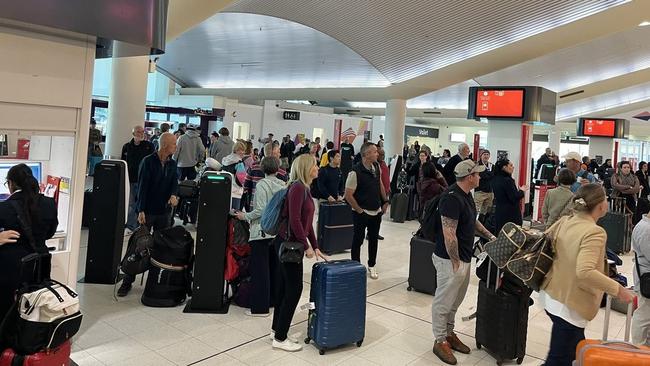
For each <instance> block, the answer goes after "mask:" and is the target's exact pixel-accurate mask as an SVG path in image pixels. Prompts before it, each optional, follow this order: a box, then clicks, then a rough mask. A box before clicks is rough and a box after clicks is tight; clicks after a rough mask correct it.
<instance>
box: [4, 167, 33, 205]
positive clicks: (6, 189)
mask: <svg viewBox="0 0 650 366" xmlns="http://www.w3.org/2000/svg"><path fill="white" fill-rule="evenodd" d="M20 163H24V164H25V165H27V166H28V167H29V168H30V169H31V170H32V174H33V175H34V178H36V180H37V181H38V183H39V184H40V183H42V179H43V177H42V175H41V174H42V173H41V163H37V162H26V161H19V162H15V161H14V162H0V201H2V200H5V199H7V197H9V188H7V186H6V185H5V184H4V183H5V182H6V181H7V173H8V172H9V169H11V167H13V166H14V165H17V164H20Z"/></svg>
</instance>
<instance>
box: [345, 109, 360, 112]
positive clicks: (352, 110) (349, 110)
mask: <svg viewBox="0 0 650 366" xmlns="http://www.w3.org/2000/svg"><path fill="white" fill-rule="evenodd" d="M345 111H346V112H348V113H360V112H361V110H360V109H346V110H345Z"/></svg>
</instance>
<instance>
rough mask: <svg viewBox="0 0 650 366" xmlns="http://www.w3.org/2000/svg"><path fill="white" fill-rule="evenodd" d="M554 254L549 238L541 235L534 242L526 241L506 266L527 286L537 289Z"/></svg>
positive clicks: (551, 264)
mask: <svg viewBox="0 0 650 366" xmlns="http://www.w3.org/2000/svg"><path fill="white" fill-rule="evenodd" d="M554 254H555V253H554V251H553V245H552V242H551V239H550V238H549V237H547V236H546V235H543V236H542V237H540V238H539V239H537V241H535V242H532V241H529V242H527V243H526V244H525V245H524V247H523V248H522V249H521V250H519V251H518V252H517V253H515V255H514V256H513V258H512V259H510V261H508V264H507V265H506V268H507V269H508V271H509V272H510V273H512V274H513V275H515V276H516V277H517V278H519V279H520V280H522V281H523V282H524V283H525V284H526V285H527V286H528V287H530V288H531V289H533V290H535V291H539V288H540V286H541V285H542V282H543V281H544V277H546V274H547V273H548V272H549V271H550V270H551V267H552V266H553V257H554Z"/></svg>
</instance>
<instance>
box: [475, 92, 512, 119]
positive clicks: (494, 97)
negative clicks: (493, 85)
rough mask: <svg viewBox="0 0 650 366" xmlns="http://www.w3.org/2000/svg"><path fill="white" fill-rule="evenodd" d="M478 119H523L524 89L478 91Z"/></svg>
mask: <svg viewBox="0 0 650 366" xmlns="http://www.w3.org/2000/svg"><path fill="white" fill-rule="evenodd" d="M476 117H483V118H490V117H491V118H523V117H524V90H523V89H504V90H498V89H490V90H485V89H483V90H481V89H479V90H477V91H476Z"/></svg>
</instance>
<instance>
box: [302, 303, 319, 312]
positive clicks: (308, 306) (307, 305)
mask: <svg viewBox="0 0 650 366" xmlns="http://www.w3.org/2000/svg"><path fill="white" fill-rule="evenodd" d="M315 309H316V304H315V303H313V302H308V303H304V304H302V305H300V311H305V310H315Z"/></svg>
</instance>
